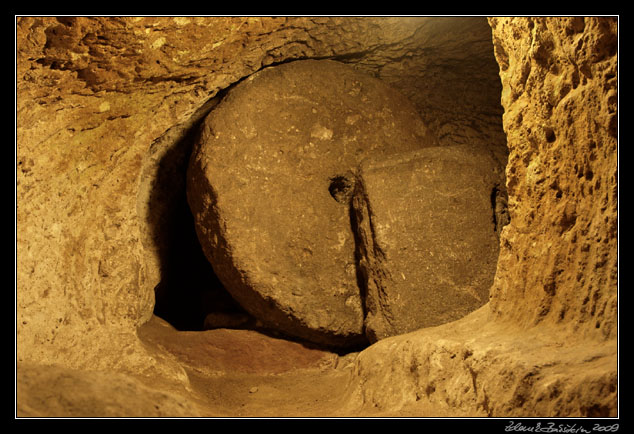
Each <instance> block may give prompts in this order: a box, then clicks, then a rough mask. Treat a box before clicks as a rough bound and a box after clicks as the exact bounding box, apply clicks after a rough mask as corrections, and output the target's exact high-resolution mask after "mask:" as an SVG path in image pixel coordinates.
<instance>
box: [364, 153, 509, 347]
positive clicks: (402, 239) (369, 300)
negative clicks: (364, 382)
mask: <svg viewBox="0 0 634 434" xmlns="http://www.w3.org/2000/svg"><path fill="white" fill-rule="evenodd" d="M503 170H504V166H502V165H501V164H500V163H499V162H498V161H497V160H495V158H494V157H493V156H492V154H491V153H490V152H488V153H485V152H483V151H481V150H478V149H477V148H473V147H466V146H447V147H430V148H425V149H423V150H419V151H414V152H411V153H405V154H398V155H395V156H393V157H389V158H387V159H382V160H378V161H377V160H374V159H368V160H366V161H364V162H363V164H362V166H361V170H360V174H359V176H358V181H357V183H356V186H355V194H354V198H353V208H354V217H353V219H354V226H355V232H356V233H357V242H358V246H357V249H358V252H357V254H358V257H359V268H360V273H361V275H362V281H363V286H364V291H365V292H366V294H365V310H366V320H365V331H366V335H367V336H368V337H369V339H370V341H371V342H375V341H377V340H379V339H383V338H385V337H388V336H393V335H397V334H402V333H406V332H411V331H414V330H416V329H418V328H423V327H432V326H437V325H440V324H444V323H447V322H450V321H454V320H456V319H459V318H461V317H463V316H465V315H466V314H468V313H469V312H471V311H473V310H475V309H476V308H479V307H480V306H482V305H483V304H484V303H486V302H488V300H489V287H490V286H491V284H492V283H493V277H494V275H495V269H496V265H497V257H498V237H497V235H496V233H497V230H496V229H497V228H496V226H497V222H496V220H498V219H499V216H498V215H497V214H496V210H495V198H496V192H497V191H498V190H503V189H504V174H503ZM501 223H502V222H500V224H501Z"/></svg>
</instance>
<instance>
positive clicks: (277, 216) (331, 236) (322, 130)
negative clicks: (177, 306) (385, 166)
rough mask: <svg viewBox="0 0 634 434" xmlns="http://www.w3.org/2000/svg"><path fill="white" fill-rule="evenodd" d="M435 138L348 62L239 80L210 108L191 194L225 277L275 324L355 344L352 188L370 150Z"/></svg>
mask: <svg viewBox="0 0 634 434" xmlns="http://www.w3.org/2000/svg"><path fill="white" fill-rule="evenodd" d="M432 144H433V139H432V138H431V137H430V136H429V134H428V132H427V129H426V128H425V126H424V125H423V123H422V121H421V120H420V117H419V115H418V113H417V112H416V110H415V108H414V107H413V105H412V104H411V103H410V102H409V101H408V100H407V99H406V98H405V97H403V96H402V95H401V94H400V93H398V92H397V91H396V90H394V89H391V88H390V87H388V86H386V85H385V84H384V83H382V82H380V81H379V80H376V79H375V78H373V77H370V76H368V75H366V74H362V73H359V72H357V71H355V70H354V69H352V68H350V67H349V66H347V65H344V64H341V63H338V62H332V61H328V60H322V61H313V60H306V61H296V62H290V63H286V64H284V65H280V66H275V67H271V68H267V69H264V70H262V71H261V72H258V73H257V74H255V75H253V76H251V77H249V78H248V79H247V80H245V81H244V82H242V83H240V84H239V85H238V86H236V87H235V88H234V89H232V90H231V91H230V92H229V93H228V95H227V96H226V97H225V98H224V100H223V101H222V102H221V103H220V104H219V105H218V107H217V108H215V109H214V110H213V111H212V112H211V113H210V114H209V116H208V117H207V119H206V120H205V122H204V124H203V126H202V133H201V137H200V140H199V143H198V145H197V147H196V149H195V150H194V153H193V155H192V160H191V163H190V168H189V171H188V185H187V194H188V198H189V204H190V207H191V209H192V212H193V214H194V220H195V224H196V230H197V233H198V238H199V240H200V243H201V245H202V248H203V250H204V252H205V254H206V256H207V257H208V259H209V262H210V263H211V264H213V266H214V269H215V270H216V274H217V275H218V277H219V278H220V279H221V281H222V282H223V283H224V286H225V287H226V289H227V290H228V291H229V292H230V293H231V294H232V295H233V297H234V298H235V299H236V300H238V302H239V303H240V304H241V305H242V306H243V307H244V308H245V309H246V310H247V311H249V312H250V313H251V314H252V315H253V316H255V317H256V318H258V319H259V320H260V321H261V322H263V323H264V324H266V325H268V326H269V327H271V328H274V329H277V330H280V331H284V332H286V333H288V334H289V335H291V336H297V337H301V338H305V339H308V340H311V341H313V342H318V343H322V344H329V345H337V346H346V345H348V346H349V345H354V344H358V343H359V342H361V341H362V337H363V316H364V314H363V309H364V308H363V300H362V297H361V293H360V290H359V287H358V283H357V265H356V259H355V255H354V252H355V243H354V237H353V232H352V229H351V226H350V214H349V208H350V207H349V203H350V201H349V199H348V196H350V195H351V193H352V185H348V184H346V182H348V183H349V182H352V181H354V174H353V173H354V172H356V170H357V166H358V164H359V163H360V162H361V161H362V160H363V159H365V158H368V157H370V156H373V158H380V159H381V158H385V157H386V156H387V155H390V154H393V153H398V152H403V151H410V150H414V149H419V148H422V147H425V146H430V145H432Z"/></svg>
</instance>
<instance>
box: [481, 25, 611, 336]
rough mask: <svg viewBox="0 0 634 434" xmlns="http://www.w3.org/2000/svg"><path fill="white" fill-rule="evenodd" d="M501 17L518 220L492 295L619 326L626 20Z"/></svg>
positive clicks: (508, 231)
mask: <svg viewBox="0 0 634 434" xmlns="http://www.w3.org/2000/svg"><path fill="white" fill-rule="evenodd" d="M490 22H491V26H492V27H493V35H494V37H493V42H494V46H495V53H496V57H497V59H498V62H499V64H500V77H501V79H502V84H503V86H504V91H503V92H502V104H503V105H504V109H505V113H504V129H505V130H506V132H507V137H508V145H509V150H510V155H509V161H508V166H507V169H506V174H507V186H508V194H509V213H510V216H511V221H512V224H510V225H508V226H507V227H506V228H505V230H504V231H503V232H502V237H501V238H502V239H501V243H500V259H499V264H498V271H497V275H496V279H495V284H494V286H493V288H492V289H491V294H492V298H491V307H492V309H493V311H494V312H495V314H496V315H497V316H499V317H500V318H505V319H513V320H514V321H517V322H519V323H522V324H525V325H526V326H530V325H534V324H538V323H541V322H547V323H550V324H553V325H561V326H564V327H565V328H568V329H570V332H572V333H575V334H577V333H578V334H582V335H586V334H587V335H588V337H594V338H600V339H612V338H615V336H616V333H617V327H616V326H617V311H618V310H617V295H618V286H617V271H618V270H617V266H618V263H617V261H618V256H617V252H618V250H617V240H618V233H617V229H618V220H617V217H618V216H617V211H618V209H617V205H618V204H617V192H618V172H617V162H618V154H617V21H616V19H614V18H610V17H603V18H584V17H575V18H560V19H545V18H521V19H520V18H518V19H510V18H508V19H507V18H500V19H491V20H490ZM516 300H522V303H517V302H516Z"/></svg>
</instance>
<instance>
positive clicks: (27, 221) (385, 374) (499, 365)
mask: <svg viewBox="0 0 634 434" xmlns="http://www.w3.org/2000/svg"><path fill="white" fill-rule="evenodd" d="M616 26H617V23H616V21H615V20H614V19H610V18H582V17H577V18H571V19H567V18H552V19H550V18H538V19H533V18H515V19H510V18H509V19H507V18H494V19H493V18H492V19H490V20H489V22H488V23H487V20H486V19H484V18H479V17H476V18H461V17H454V18H425V17H420V18H419V17H412V18H380V17H377V18H354V17H342V18H331V17H317V18H312V17H294V18H284V17H279V18H273V17H270V18H256V17H251V18H241V17H226V18H225V17H211V18H209V17H208V18H195V17H174V18H172V17H146V18H134V17H125V18H117V17H109V18H101V17H79V18H74V17H62V18H54V17H18V18H17V20H16V50H17V51H16V90H17V95H16V96H17V98H16V127H17V128H16V262H17V264H16V265H17V266H16V312H17V314H16V329H17V354H16V356H17V363H18V368H19V372H20V367H21V366H23V367H24V369H25V370H22V371H21V372H24V373H25V375H26V376H22V377H19V378H21V379H22V380H20V381H22V384H27V383H28V384H36V383H37V382H35V383H34V381H35V379H37V376H38V375H40V374H37V375H36V374H35V373H36V372H39V373H41V372H44V371H41V369H42V366H44V365H58V366H59V367H63V368H64V369H67V368H74V369H79V370H80V371H77V372H78V374H77V375H76V377H77V378H80V379H81V381H79V383H76V387H79V388H81V387H82V386H81V384H85V381H84V376H83V375H82V374H81V370H82V369H87V368H90V369H93V370H100V371H104V370H105V371H108V370H110V371H118V372H127V373H131V374H134V375H141V376H146V377H147V376H151V378H162V379H165V381H168V380H169V381H175V382H177V383H179V384H185V385H187V384H188V378H187V375H186V373H185V372H184V370H183V367H182V365H181V364H179V362H178V361H177V360H176V359H175V358H174V357H172V356H171V355H170V354H169V353H168V352H166V351H165V350H161V349H160V348H154V347H149V346H148V345H146V344H144V343H143V342H141V341H140V340H139V338H138V337H137V334H136V330H137V328H138V327H139V326H141V325H143V324H146V323H148V321H149V320H150V318H151V316H152V311H153V307H154V288H155V287H156V286H157V285H158V284H159V283H160V281H161V278H162V271H163V270H162V267H163V264H162V262H161V261H162V258H161V244H162V243H163V242H164V240H163V238H162V237H163V235H161V234H162V233H164V228H163V226H164V222H163V220H162V218H161V216H157V215H156V214H154V212H155V211H156V210H157V208H156V207H155V206H149V204H151V203H154V204H156V202H157V201H158V203H159V206H158V209H159V210H160V209H163V210H165V209H167V210H169V209H170V208H171V206H172V202H171V200H172V196H173V194H172V193H173V192H170V191H167V192H165V199H164V200H161V199H160V197H161V195H162V194H163V191H162V190H160V189H157V187H156V186H157V183H158V181H157V176H158V175H157V174H158V173H165V172H162V171H163V169H165V164H168V165H169V164H174V169H173V170H174V171H173V173H176V174H178V173H181V167H180V166H179V165H178V164H175V163H174V162H173V161H171V162H170V158H171V156H172V155H177V156H178V155H181V156H183V155H185V154H186V152H187V149H186V148H184V147H183V146H184V145H183V143H185V142H186V141H184V140H183V138H184V137H185V136H186V135H187V132H188V131H189V130H190V128H191V127H192V126H193V125H194V124H195V123H196V122H197V121H198V120H199V119H201V118H202V116H204V115H205V114H206V113H207V112H208V111H209V110H210V109H211V107H212V106H213V104H214V101H213V100H212V98H214V97H215V96H216V95H217V94H218V93H219V92H221V91H222V90H223V89H225V88H227V87H228V86H230V85H231V84H233V83H235V82H237V81H239V80H240V79H242V78H244V77H246V76H248V75H250V74H251V73H253V72H255V71H257V70H258V69H260V68H261V67H262V66H265V65H270V64H273V63H277V62H284V61H288V60H293V59H304V58H330V59H335V60H339V61H343V62H347V63H350V64H353V65H355V66H356V67H357V68H360V69H362V70H364V71H366V72H370V73H372V74H373V75H375V76H377V77H379V78H381V79H383V80H385V81H386V82H388V83H389V84H391V85H393V86H395V87H396V88H398V89H399V90H401V91H402V92H403V93H404V94H406V95H407V96H408V97H409V98H410V99H411V100H412V102H413V103H414V104H415V105H416V107H417V108H418V109H419V110H420V111H421V116H422V117H423V119H424V120H425V121H426V123H428V124H429V125H430V126H431V129H432V130H433V133H434V134H435V135H436V136H438V137H439V138H440V141H441V144H465V143H467V144H472V145H476V146H483V147H488V146H490V147H491V149H493V150H495V151H496V153H497V154H498V155H499V159H500V161H502V162H503V161H505V159H506V146H505V142H506V141H507V140H508V149H509V150H510V156H509V165H508V168H507V178H508V182H507V185H508V189H509V206H510V211H511V224H510V225H508V226H507V227H506V229H505V230H504V231H503V233H502V235H501V236H502V242H501V245H500V248H501V253H500V259H499V264H498V269H497V275H496V280H495V283H494V286H493V288H492V293H491V302H490V303H489V304H487V305H486V306H485V307H484V308H482V309H481V310H479V311H477V312H476V313H474V314H473V315H471V316H469V317H467V318H465V319H464V320H462V322H460V321H459V322H458V323H456V324H450V325H448V326H446V327H444V328H443V327H439V328H432V329H427V330H423V331H422V332H413V334H408V335H403V336H398V337H394V338H389V339H386V340H384V341H381V342H379V343H378V344H376V345H373V346H372V347H370V348H368V349H367V350H365V351H363V352H362V353H360V355H359V357H358V358H357V360H356V364H355V370H354V373H353V374H352V375H351V377H350V394H351V395H350V397H349V398H350V399H349V406H350V407H349V408H357V407H355V406H358V407H359V408H366V407H368V406H369V407H372V408H378V407H383V408H393V409H394V408H405V407H412V406H414V407H415V406H416V405H417V403H421V402H437V403H440V404H442V405H446V406H454V407H455V408H462V409H464V410H465V411H468V412H472V413H477V414H481V415H484V414H489V415H509V414H520V415H526V414H540V415H544V414H548V415H553V414H558V415H575V414H580V415H606V414H610V415H613V414H615V412H616V386H615V384H616V372H617V371H616V332H617V329H616V319H617V306H616V301H617V282H616V270H617V268H616V267H617V256H616V246H617V244H616V243H617V232H616V230H617V220H616V218H617V214H616V207H617V171H616V170H617V167H616V163H617V154H616V146H617V142H616V136H617V135H616V128H617V125H616V103H617V93H616V80H617V76H616V66H617V63H616V61H617V53H616V31H617V28H616ZM491 30H493V32H492V33H491ZM491 35H493V38H491ZM492 42H493V43H492ZM494 54H495V57H494ZM496 60H497V64H496ZM498 65H499V69H498ZM498 72H499V75H497V74H498ZM500 78H501V84H500ZM500 94H501V95H502V99H501V102H502V105H503V107H504V110H502V106H501V105H500ZM503 112H504V117H503V126H504V131H503V130H502V122H500V116H501V115H502V113H503ZM505 133H506V136H505ZM168 169H169V168H168ZM170 170H171V169H170ZM170 170H167V173H171V172H170ZM182 174H183V178H182V180H184V172H182ZM180 182H181V180H179V179H174V184H175V185H178V184H179V183H180ZM159 184H160V185H161V186H164V185H166V184H165V183H159ZM157 197H158V198H159V199H157ZM159 214H160V212H159ZM165 230H168V229H167V228H165ZM554 325H558V327H555V328H551V326H554ZM532 326H537V327H535V328H532V329H531V330H532V331H531V334H528V333H527V332H526V330H527V329H529V328H530V327H532ZM540 327H541V328H540ZM501 329H504V330H505V332H504V336H502V335H501V334H500V330H501ZM476 330H481V331H480V332H476ZM478 333H479V334H478ZM534 336H539V339H532V340H531V337H534ZM573 336H574V337H575V339H572V337H573ZM520 342H521V343H523V344H522V345H524V346H521V349H520V350H518V349H517V348H520V347H518V343H520ZM527 342H529V343H530V345H529V343H527ZM571 342H572V343H574V342H576V343H577V346H576V347H571V348H572V349H571V348H569V347H568V346H569V345H571ZM588 342H590V344H587V343H588ZM526 345H528V346H526ZM583 348H585V349H583ZM553 349H558V352H557V354H556V355H552V356H548V357H545V356H544V354H554V353H552V352H551V350H553ZM524 350H525V351H524ZM526 353H530V354H531V358H528V359H527V358H526V357H524V355H525V354H526ZM588 367H590V368H592V369H588ZM56 369H57V368H56ZM65 372H66V371H63V372H62V373H61V374H59V373H58V372H57V371H55V372H52V371H51V372H50V375H51V376H55V375H58V374H59V375H60V376H62V377H63V376H64V375H65V374H64V373H65ZM46 375H49V374H46ZM117 375H118V374H117ZM126 378H127V377H126ZM383 378H385V379H390V378H391V379H393V383H392V386H394V387H392V386H391V387H387V386H388V385H386V384H384V383H381V382H382V381H383V380H382V379H383ZM500 379H503V380H504V381H499V380H500ZM38 381H39V380H38ZM117 381H118V383H117V384H120V385H126V384H127V385H128V386H121V387H132V386H130V385H132V384H133V383H134V382H133V381H128V380H125V379H123V378H119V377H117ZM105 383H107V381H105V382H104V384H105ZM37 384H44V383H42V382H40V383H37ZM55 384H59V383H55ZM134 384H136V383H134ZM157 384H158V382H157ZM161 384H162V383H161ZM495 384H500V386H499V387H497V388H496V386H494V385H495ZM584 385H590V387H585V386H584ZM115 386H116V385H115ZM396 386H398V387H396ZM68 387H70V386H68V385H67V387H65V389H64V390H65V391H66V393H71V392H69V389H68ZM116 387H118V386H116ZM116 387H115V388H116ZM135 387H136V386H135ZM157 387H159V386H157ZM396 389H398V390H400V392H398V394H400V395H398V396H400V398H399V399H395V396H397V395H395V394H396V393H397V392H396V391H395V390H396ZM32 390H35V391H36V392H34V393H37V390H39V389H38V388H37V387H35V388H34V389H32ZM469 390H470V391H471V392H472V393H471V392H470V393H466V392H465V391H469ZM95 393H97V392H95ZM148 393H149V394H150V395H152V393H153V392H152V391H150V392H148ZM161 396H162V398H161V399H163V398H165V399H167V398H166V396H167V395H161ZM179 399H180V398H179ZM23 402H24V401H23ZM32 403H33V402H32V401H29V404H28V405H32ZM108 405H109V404H108ZM143 405H147V408H151V405H150V404H148V403H147V402H146V401H144V404H143ZM44 408H45V409H44V410H43V411H44V414H45V413H46V405H44ZM187 408H188V404H183V405H179V406H178V408H177V409H176V410H174V411H173V412H172V413H173V414H177V415H181V414H183V412H185V413H187ZM27 413H28V412H27ZM157 413H159V414H160V413H161V412H160V411H159V412H157ZM192 413H195V411H194V410H192ZM38 414H42V411H40V413H38ZM108 414H110V413H108ZM126 414H127V413H126Z"/></svg>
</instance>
